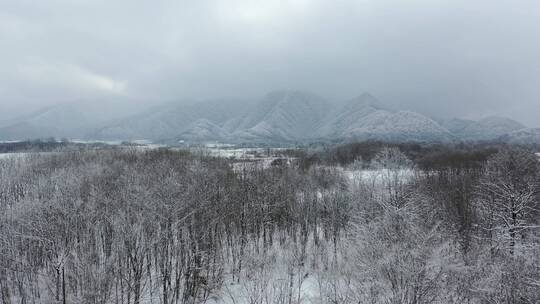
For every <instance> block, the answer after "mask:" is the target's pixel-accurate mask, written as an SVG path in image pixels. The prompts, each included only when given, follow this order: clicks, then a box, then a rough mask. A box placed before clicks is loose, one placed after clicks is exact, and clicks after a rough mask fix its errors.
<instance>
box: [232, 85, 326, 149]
mask: <svg viewBox="0 0 540 304" xmlns="http://www.w3.org/2000/svg"><path fill="white" fill-rule="evenodd" d="M329 109H330V104H329V103H328V102H327V101H326V100H324V99H323V98H321V97H318V96H316V95H313V94H310V93H305V92H300V91H275V92H272V93H269V94H267V95H266V96H265V97H264V98H263V100H262V101H261V102H259V103H258V104H257V106H256V107H255V109H253V110H252V111H251V112H250V113H248V114H247V115H246V116H245V117H244V118H243V119H242V120H241V121H240V123H239V124H238V126H237V127H236V130H234V131H233V132H232V134H231V136H230V139H231V140H233V141H238V140H240V141H241V140H264V139H266V140H278V141H294V140H303V139H310V138H314V137H317V135H318V134H317V133H316V130H318V129H319V128H321V127H322V125H323V124H324V123H325V121H326V119H327V117H328V111H329Z"/></svg>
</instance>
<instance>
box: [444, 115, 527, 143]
mask: <svg viewBox="0 0 540 304" xmlns="http://www.w3.org/2000/svg"><path fill="white" fill-rule="evenodd" d="M443 126H444V127H446V128H447V129H448V130H449V131H450V132H452V133H453V134H454V135H455V136H457V137H458V138H459V139H461V140H494V139H497V138H499V137H501V136H503V135H505V134H508V133H511V132H514V131H517V130H521V129H524V128H525V126H524V125H522V124H521V123H519V122H517V121H515V120H512V119H509V118H506V117H498V116H490V117H486V118H483V119H481V120H478V121H473V120H465V119H453V120H450V121H448V122H446V123H443Z"/></svg>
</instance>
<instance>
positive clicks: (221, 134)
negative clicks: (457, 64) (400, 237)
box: [0, 90, 537, 143]
mask: <svg viewBox="0 0 540 304" xmlns="http://www.w3.org/2000/svg"><path fill="white" fill-rule="evenodd" d="M104 111H107V110H106V109H105V110H104ZM126 111H127V109H126ZM132 112H133V111H132ZM104 116H106V115H101V114H99V112H96V111H95V109H94V111H93V112H92V110H84V109H83V108H81V107H77V106H75V104H70V105H65V104H64V105H59V106H56V107H50V108H46V109H43V110H41V111H38V112H35V113H32V114H31V115H27V116H25V117H20V118H18V119H12V120H10V121H8V122H4V123H0V140H17V139H28V138H45V137H51V136H54V137H57V138H60V137H68V138H86V139H102V140H136V139H147V140H152V141H165V142H173V141H174V142H178V141H185V142H204V141H221V142H230V143H242V142H259V143H262V142H265V143H266V142H282V143H283V142H289V143H290V142H299V141H312V140H338V141H339V140H367V139H373V140H385V141H400V142H408V141H413V142H449V141H454V140H465V141H469V140H475V141H476V140H505V141H516V142H524V141H534V140H536V139H537V137H536V136H537V129H525V126H523V125H522V124H520V123H518V122H516V121H514V120H511V119H508V118H504V117H487V118H484V119H481V120H479V121H474V120H466V119H452V120H447V121H443V122H440V123H439V122H437V121H435V120H433V119H431V118H430V117H427V116H425V115H422V114H420V113H417V112H412V111H403V110H394V109H391V108H389V107H387V106H385V105H383V104H382V103H380V102H379V101H378V100H377V99H376V98H375V97H374V96H372V95H370V94H368V93H365V94H362V95H360V96H358V97H356V98H354V99H351V100H349V101H347V102H344V103H342V104H341V103H336V102H332V103H330V102H328V101H327V100H325V99H324V98H322V97H319V96H317V95H314V94H312V93H308V92H302V91H294V90H281V91H274V92H271V93H269V94H267V95H266V96H264V97H263V98H261V99H260V100H259V101H256V102H248V101H245V102H243V101H237V100H213V101H206V102H191V103H190V102H176V103H167V104H164V105H160V106H155V107H153V108H150V109H146V110H144V111H141V112H138V114H131V115H127V116H126V117H124V118H113V119H110V120H109V121H107V122H104V121H103V118H102V119H101V120H99V119H98V118H100V117H104ZM117 117H118V116H117Z"/></svg>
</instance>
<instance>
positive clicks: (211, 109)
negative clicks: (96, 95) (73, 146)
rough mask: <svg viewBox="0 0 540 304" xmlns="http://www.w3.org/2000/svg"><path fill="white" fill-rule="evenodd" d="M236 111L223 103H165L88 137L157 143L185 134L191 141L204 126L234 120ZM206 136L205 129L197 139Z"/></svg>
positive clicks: (108, 125)
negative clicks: (154, 141) (143, 140)
mask: <svg viewBox="0 0 540 304" xmlns="http://www.w3.org/2000/svg"><path fill="white" fill-rule="evenodd" d="M240 111H241V107H240V105H238V104H237V103H235V102H230V101H225V100H215V101H206V102H200V103H191V104H186V102H183V103H168V104H165V105H162V106H157V107H153V108H151V109H149V110H146V111H144V112H142V113H140V114H137V115H134V116H131V117H128V118H125V119H122V120H120V121H116V122H113V123H109V124H107V125H105V126H103V127H101V128H99V129H98V130H97V131H96V132H94V133H93V134H91V135H90V137H94V138H99V139H130V140H131V139H141V138H143V139H152V140H157V139H173V138H177V137H179V135H181V134H183V133H185V132H186V135H187V134H189V137H190V138H191V139H193V138H195V137H197V134H196V132H197V131H201V130H203V129H207V127H208V123H211V124H215V125H216V126H222V125H223V124H225V123H227V122H228V121H229V120H231V119H233V118H234V117H236V116H237V115H238V113H239V112H240ZM197 122H198V123H197ZM202 124H207V126H206V127H204V126H203V125H202ZM210 129H212V128H210ZM208 135H209V134H208V130H206V131H205V132H203V133H202V134H201V137H207V136H208ZM219 135H222V134H219Z"/></svg>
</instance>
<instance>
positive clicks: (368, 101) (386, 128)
mask: <svg viewBox="0 0 540 304" xmlns="http://www.w3.org/2000/svg"><path fill="white" fill-rule="evenodd" d="M321 137H334V138H354V139H358V140H365V139H379V140H387V141H449V140H451V139H452V138H453V136H452V134H450V132H449V131H448V130H446V129H445V128H444V127H442V126H440V125H439V124H438V123H437V122H435V121H434V120H432V119H431V118H428V117H426V116H424V115H422V114H419V113H415V112H411V111H393V110H390V109H389V108H387V107H385V106H383V105H382V104H381V103H380V102H379V101H378V100H377V99H376V98H375V97H373V96H371V95H370V94H367V93H365V94H363V95H361V96H359V97H357V98H355V99H352V100H350V101H349V102H347V103H346V104H345V106H343V108H342V109H341V110H340V111H339V112H338V113H337V114H336V115H335V116H334V117H332V118H331V119H330V121H329V122H328V123H327V124H326V125H325V126H324V127H323V128H322V129H321Z"/></svg>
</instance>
